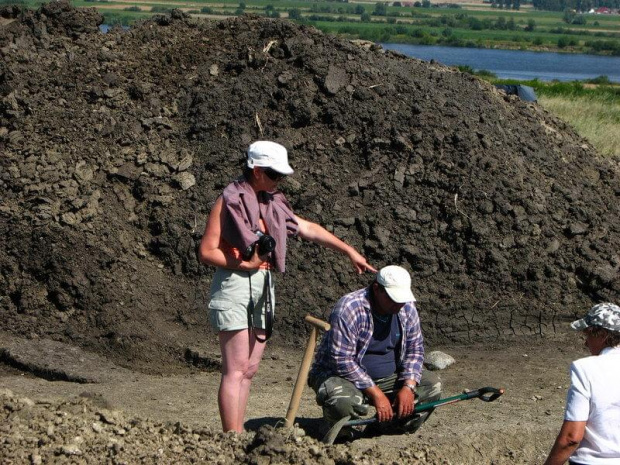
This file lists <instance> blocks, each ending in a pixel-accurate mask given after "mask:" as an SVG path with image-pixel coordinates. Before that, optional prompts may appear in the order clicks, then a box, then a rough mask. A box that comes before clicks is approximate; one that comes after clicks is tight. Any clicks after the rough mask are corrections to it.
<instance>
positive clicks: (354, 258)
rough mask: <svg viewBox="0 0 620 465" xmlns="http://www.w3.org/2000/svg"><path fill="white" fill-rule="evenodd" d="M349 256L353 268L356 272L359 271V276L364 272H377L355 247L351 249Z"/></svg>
mask: <svg viewBox="0 0 620 465" xmlns="http://www.w3.org/2000/svg"><path fill="white" fill-rule="evenodd" d="M347 255H349V260H351V263H352V264H353V268H355V271H357V273H358V274H362V273H363V272H364V271H372V272H374V273H376V272H377V270H376V269H375V268H373V267H372V266H371V265H370V264H369V263H368V262H367V261H366V259H365V258H364V257H363V256H362V255H361V254H360V253H359V252H358V251H357V250H355V249H354V248H353V247H351V250H350V251H349V253H348V254H347Z"/></svg>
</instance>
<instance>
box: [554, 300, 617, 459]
mask: <svg viewBox="0 0 620 465" xmlns="http://www.w3.org/2000/svg"><path fill="white" fill-rule="evenodd" d="M571 327H572V328H573V329H576V330H578V331H582V332H583V335H584V337H585V345H586V347H587V348H588V349H589V350H590V353H591V354H592V357H586V358H582V359H579V360H577V361H575V362H573V363H572V365H571V367H570V378H571V385H570V388H569V390H568V396H567V398H566V413H565V414H564V423H563V424H562V428H561V429H560V433H559V434H558V437H557V439H556V440H555V444H554V445H553V448H552V449H551V452H550V453H549V457H548V458H547V461H546V462H545V465H560V464H563V463H565V462H566V461H567V460H568V463H569V464H571V465H607V464H609V465H617V464H620V307H618V306H617V305H614V304H611V303H604V304H598V305H595V306H594V307H592V308H591V309H590V311H589V312H588V314H587V315H586V316H585V317H584V318H582V319H581V320H577V321H575V322H573V323H572V324H571Z"/></svg>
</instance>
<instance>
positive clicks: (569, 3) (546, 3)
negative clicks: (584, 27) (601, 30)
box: [532, 0, 620, 12]
mask: <svg viewBox="0 0 620 465" xmlns="http://www.w3.org/2000/svg"><path fill="white" fill-rule="evenodd" d="M532 5H533V6H534V8H536V9H537V10H548V11H565V10H566V9H569V10H575V11H577V12H586V11H590V10H591V9H593V8H599V7H608V8H620V0H532Z"/></svg>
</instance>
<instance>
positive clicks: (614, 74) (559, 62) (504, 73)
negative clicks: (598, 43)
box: [381, 44, 620, 83]
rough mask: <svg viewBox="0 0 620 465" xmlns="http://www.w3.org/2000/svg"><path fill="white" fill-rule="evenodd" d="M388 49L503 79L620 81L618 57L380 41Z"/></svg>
mask: <svg viewBox="0 0 620 465" xmlns="http://www.w3.org/2000/svg"><path fill="white" fill-rule="evenodd" d="M381 45H382V46H383V48H385V49H387V50H395V51H398V52H400V53H403V54H404V55H407V56H410V57H415V58H419V59H421V60H426V61H429V60H431V59H435V61H438V62H440V63H443V64H444V65H448V66H456V65H468V66H471V67H472V68H473V69H475V70H481V69H485V70H488V71H491V72H493V73H495V74H496V75H497V76H498V77H499V78H502V79H519V80H530V79H535V78H538V79H539V80H541V81H552V80H558V81H581V80H584V79H592V78H595V77H598V76H607V77H608V78H609V80H610V81H612V82H618V83H620V57H608V56H599V55H581V54H572V53H550V52H526V51H521V50H491V49H483V48H461V47H442V46H437V45H405V44H381Z"/></svg>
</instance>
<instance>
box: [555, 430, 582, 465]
mask: <svg viewBox="0 0 620 465" xmlns="http://www.w3.org/2000/svg"><path fill="white" fill-rule="evenodd" d="M586 423H587V422H585V421H568V420H564V423H563V424H562V429H560V433H559V434H558V437H557V439H556V440H555V444H554V445H553V447H552V448H551V452H549V457H547V460H546V461H545V465H562V464H564V463H565V462H566V461H567V460H568V459H569V457H570V456H571V455H572V454H573V452H575V450H576V449H577V447H578V446H579V443H580V442H581V440H582V439H583V435H584V433H585V431H586Z"/></svg>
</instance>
